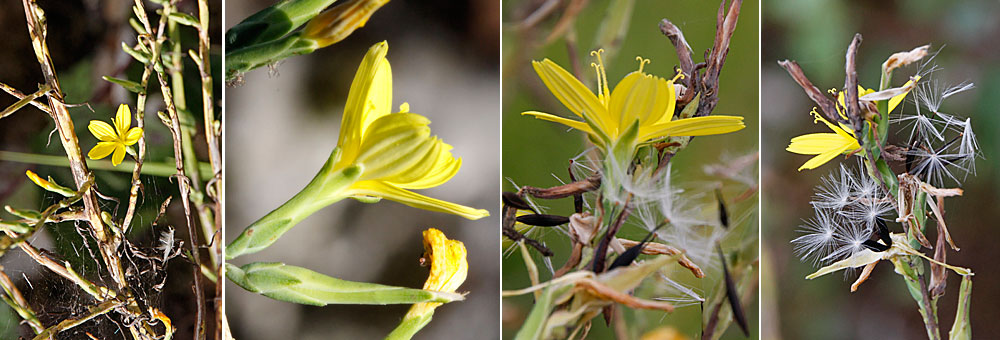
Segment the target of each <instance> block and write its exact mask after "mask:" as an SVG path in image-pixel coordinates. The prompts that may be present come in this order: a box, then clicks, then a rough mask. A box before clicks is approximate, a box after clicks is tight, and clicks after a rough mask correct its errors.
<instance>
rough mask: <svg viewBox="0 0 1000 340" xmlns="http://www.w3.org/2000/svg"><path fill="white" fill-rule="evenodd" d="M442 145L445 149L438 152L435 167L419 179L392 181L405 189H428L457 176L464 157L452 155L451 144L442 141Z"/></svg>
mask: <svg viewBox="0 0 1000 340" xmlns="http://www.w3.org/2000/svg"><path fill="white" fill-rule="evenodd" d="M441 146H442V148H443V149H442V150H443V151H440V152H439V153H438V157H437V160H436V161H435V163H434V167H433V168H431V170H429V171H427V173H425V174H424V175H423V176H421V177H420V178H419V179H416V180H412V181H409V182H406V183H392V182H390V183H391V184H394V185H396V186H398V187H400V188H403V189H427V188H433V187H436V186H439V185H441V184H444V183H445V182H447V181H448V180H450V179H451V178H452V177H455V174H457V173H458V169H459V168H461V167H462V159H461V158H455V157H453V156H452V155H451V152H448V150H451V146H450V145H448V144H445V143H441Z"/></svg>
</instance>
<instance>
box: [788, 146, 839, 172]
mask: <svg viewBox="0 0 1000 340" xmlns="http://www.w3.org/2000/svg"><path fill="white" fill-rule="evenodd" d="M843 152H844V150H842V149H832V150H830V151H827V152H824V153H821V154H819V155H816V157H813V158H811V159H809V161H806V163H805V164H802V166H800V167H799V171H802V169H815V168H817V167H819V166H820V165H823V164H826V162H829V161H830V160H831V159H833V158H834V157H837V156H838V155H840V154H841V153H843Z"/></svg>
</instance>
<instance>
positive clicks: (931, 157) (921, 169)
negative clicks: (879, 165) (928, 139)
mask: <svg viewBox="0 0 1000 340" xmlns="http://www.w3.org/2000/svg"><path fill="white" fill-rule="evenodd" d="M947 150H948V147H947V145H946V146H945V147H941V148H938V150H933V149H930V148H913V149H910V150H908V151H906V154H907V155H908V156H912V157H913V158H914V164H913V165H912V167H911V169H910V173H911V174H914V175H917V176H918V177H920V178H921V179H922V180H923V181H924V182H927V183H928V184H930V185H933V186H941V185H944V181H945V179H946V178H950V179H951V180H952V181H955V182H958V181H959V180H958V178H957V177H955V175H954V174H953V173H952V171H953V170H960V171H963V172H966V173H967V172H968V171H969V169H968V168H966V167H963V166H962V165H961V162H960V160H961V159H962V158H963V157H964V156H965V155H962V154H960V153H954V152H947Z"/></svg>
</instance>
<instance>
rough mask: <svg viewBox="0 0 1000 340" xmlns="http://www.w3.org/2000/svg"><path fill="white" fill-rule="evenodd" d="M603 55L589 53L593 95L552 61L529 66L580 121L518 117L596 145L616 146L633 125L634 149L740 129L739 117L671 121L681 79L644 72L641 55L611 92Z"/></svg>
mask: <svg viewBox="0 0 1000 340" xmlns="http://www.w3.org/2000/svg"><path fill="white" fill-rule="evenodd" d="M602 52H603V51H601V50H598V51H594V52H591V55H593V56H595V57H596V58H597V62H596V63H592V64H591V66H593V67H594V69H595V70H596V71H597V95H594V93H593V92H591V91H590V89H588V88H587V86H586V85H584V84H583V83H581V82H580V81H579V80H577V79H576V78H574V77H573V75H572V74H570V73H569V72H567V71H566V70H565V69H563V68H562V67H560V66H559V65H557V64H556V63H555V62H553V61H551V60H549V59H544V60H542V61H533V62H532V66H534V68H535V72H537V73H538V76H539V78H541V79H542V82H543V83H545V86H546V87H548V88H549V91H552V94H553V95H555V96H556V98H558V99H559V101H560V102H562V103H563V105H565V106H566V108H568V109H569V110H570V111H572V112H573V113H574V114H576V115H577V116H578V117H580V118H582V119H583V121H582V122H581V121H577V120H572V119H566V118H562V117H559V116H556V115H552V114H549V113H544V112H538V111H526V112H523V113H521V114H525V115H531V116H535V117H536V118H539V119H544V120H548V121H552V122H556V123H559V124H563V125H566V126H569V127H571V128H574V129H577V130H580V131H584V132H586V133H588V134H590V136H591V140H593V141H594V142H595V143H596V144H599V145H600V146H610V145H612V144H615V143H617V142H618V141H619V140H620V139H621V138H622V137H623V136H624V135H625V133H626V132H627V130H628V129H629V128H630V127H631V126H632V125H633V124H635V123H636V122H638V124H639V126H638V132H637V135H636V137H635V140H630V141H625V142H626V143H629V144H633V145H637V144H638V143H643V142H646V141H649V140H653V139H658V138H661V137H665V136H703V135H715V134H723V133H728V132H733V131H737V130H740V129H742V128H744V125H743V117H739V116H706V117H695V118H686V119H674V110H675V105H676V103H677V93H676V89H675V87H674V81H675V80H676V79H677V78H679V77H681V76H682V75H680V74H678V75H677V76H676V77H675V78H674V79H671V80H666V79H663V78H660V77H657V76H654V75H650V74H646V73H645V72H643V70H642V69H643V66H644V65H645V64H646V63H649V60H648V59H642V58H641V57H640V58H637V59H638V60H639V69H638V70H637V71H634V72H632V73H629V74H628V75H626V76H625V77H624V78H622V80H621V81H620V82H618V84H617V85H616V86H615V88H614V91H611V90H610V89H609V87H608V79H607V75H606V74H605V70H604V62H603V60H602V59H601V53H602Z"/></svg>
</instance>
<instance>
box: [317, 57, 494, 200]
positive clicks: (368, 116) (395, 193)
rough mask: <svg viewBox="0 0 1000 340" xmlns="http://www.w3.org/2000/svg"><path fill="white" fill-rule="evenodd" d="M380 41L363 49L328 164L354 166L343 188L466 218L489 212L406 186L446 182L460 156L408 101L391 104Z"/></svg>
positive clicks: (352, 193) (360, 195)
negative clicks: (354, 174)
mask: <svg viewBox="0 0 1000 340" xmlns="http://www.w3.org/2000/svg"><path fill="white" fill-rule="evenodd" d="M388 49H389V47H388V44H387V43H386V42H384V41H383V42H380V43H377V44H375V45H374V46H372V47H371V49H369V50H368V54H367V55H365V58H364V60H363V61H362V62H361V66H359V67H358V72H357V74H356V75H355V77H354V82H353V83H352V84H351V90H350V93H349V94H348V96H347V105H346V107H345V108H344V116H343V119H342V121H341V125H340V137H339V140H338V143H337V145H338V147H339V148H340V155H339V156H337V159H336V160H335V163H334V166H333V169H334V170H338V169H345V168H348V167H351V166H357V167H358V168H360V169H361V175H360V177H359V178H358V181H356V182H354V183H353V184H351V185H350V187H348V188H347V189H345V190H346V191H345V193H346V194H347V195H349V196H352V197H355V198H366V197H377V198H386V199H390V200H393V201H397V202H400V203H403V204H406V205H409V206H412V207H416V208H421V209H427V210H431V211H439V212H446V213H452V214H456V215H459V216H462V217H465V218H468V219H479V218H482V217H485V216H489V212H487V211H486V210H483V209H474V208H470V207H466V206H463V205H459V204H455V203H451V202H446V201H442V200H438V199H434V198H430V197H427V196H423V195H420V194H417V193H414V192H412V191H409V190H407V189H426V188H431V187H435V186H438V185H441V184H444V183H445V182H447V181H448V180H449V179H451V177H453V176H455V174H456V173H458V169H459V168H460V167H461V166H462V160H461V159H460V158H455V157H453V156H452V155H451V151H450V150H451V145H448V144H445V143H444V142H442V141H441V139H439V138H437V137H434V136H431V135H430V128H429V127H428V124H430V120H428V119H427V118H425V117H424V116H421V115H418V114H415V113H409V112H408V111H409V105H408V104H407V103H403V104H402V105H400V110H399V111H400V112H396V113H390V110H391V109H392V108H391V107H392V70H391V68H390V66H389V61H388V60H386V58H385V55H386V52H387V51H388Z"/></svg>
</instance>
